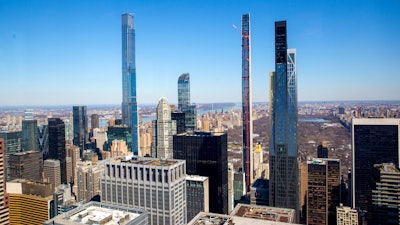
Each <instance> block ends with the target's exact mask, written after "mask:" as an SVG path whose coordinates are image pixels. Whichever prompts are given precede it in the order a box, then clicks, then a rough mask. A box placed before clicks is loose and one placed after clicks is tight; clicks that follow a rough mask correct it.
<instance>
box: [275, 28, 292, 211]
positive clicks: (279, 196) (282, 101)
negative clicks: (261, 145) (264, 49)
mask: <svg viewBox="0 0 400 225" xmlns="http://www.w3.org/2000/svg"><path fill="white" fill-rule="evenodd" d="M296 72H297V70H296V50H295V49H288V48H287V32H286V21H278V22H275V73H273V74H272V75H271V112H270V114H271V139H270V196H269V197H270V200H269V202H270V205H271V206H274V207H284V208H291V209H295V210H296V212H298V210H299V197H298V196H299V195H298V194H299V174H298V162H297V82H296V76H297V74H296ZM297 214H298V213H296V215H297Z"/></svg>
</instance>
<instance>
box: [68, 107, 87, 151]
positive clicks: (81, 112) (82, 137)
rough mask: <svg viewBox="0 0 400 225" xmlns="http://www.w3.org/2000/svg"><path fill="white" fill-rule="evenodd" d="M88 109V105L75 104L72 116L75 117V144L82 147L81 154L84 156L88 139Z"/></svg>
mask: <svg viewBox="0 0 400 225" xmlns="http://www.w3.org/2000/svg"><path fill="white" fill-rule="evenodd" d="M86 112H87V110H86V106H73V107H72V117H73V129H74V140H73V143H74V145H75V146H78V147H79V148H80V150H81V151H80V156H81V158H82V157H83V150H85V144H86V142H87V141H88V121H87V113H86Z"/></svg>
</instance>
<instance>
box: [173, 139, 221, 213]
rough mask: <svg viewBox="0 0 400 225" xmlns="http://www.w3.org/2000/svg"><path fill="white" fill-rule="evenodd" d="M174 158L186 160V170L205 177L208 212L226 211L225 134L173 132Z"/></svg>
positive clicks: (188, 172)
mask: <svg viewBox="0 0 400 225" xmlns="http://www.w3.org/2000/svg"><path fill="white" fill-rule="evenodd" d="M173 144H174V148H173V149H174V158H175V159H182V160H186V172H187V174H190V175H200V176H206V177H208V178H209V185H210V190H211V191H210V198H209V202H210V211H211V212H215V213H223V214H227V213H228V153H227V150H228V149H227V148H228V147H227V145H228V140H227V134H226V133H209V132H195V133H182V134H177V135H174V140H173Z"/></svg>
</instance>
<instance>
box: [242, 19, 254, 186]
mask: <svg viewBox="0 0 400 225" xmlns="http://www.w3.org/2000/svg"><path fill="white" fill-rule="evenodd" d="M250 47H251V45H250V14H244V15H242V120H243V167H244V172H245V176H246V190H247V191H249V190H250V185H251V180H252V179H253V171H252V170H251V166H250V162H251V155H252V154H251V151H252V148H253V121H252V113H251V112H252V97H251V54H250Z"/></svg>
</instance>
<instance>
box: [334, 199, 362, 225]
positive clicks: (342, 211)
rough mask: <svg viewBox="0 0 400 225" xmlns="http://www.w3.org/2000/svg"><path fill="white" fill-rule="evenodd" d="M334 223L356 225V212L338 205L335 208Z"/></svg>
mask: <svg viewBox="0 0 400 225" xmlns="http://www.w3.org/2000/svg"><path fill="white" fill-rule="evenodd" d="M336 221H337V225H358V224H359V223H358V212H357V210H355V209H352V208H351V207H348V206H343V205H342V204H340V205H339V206H338V207H336Z"/></svg>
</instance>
